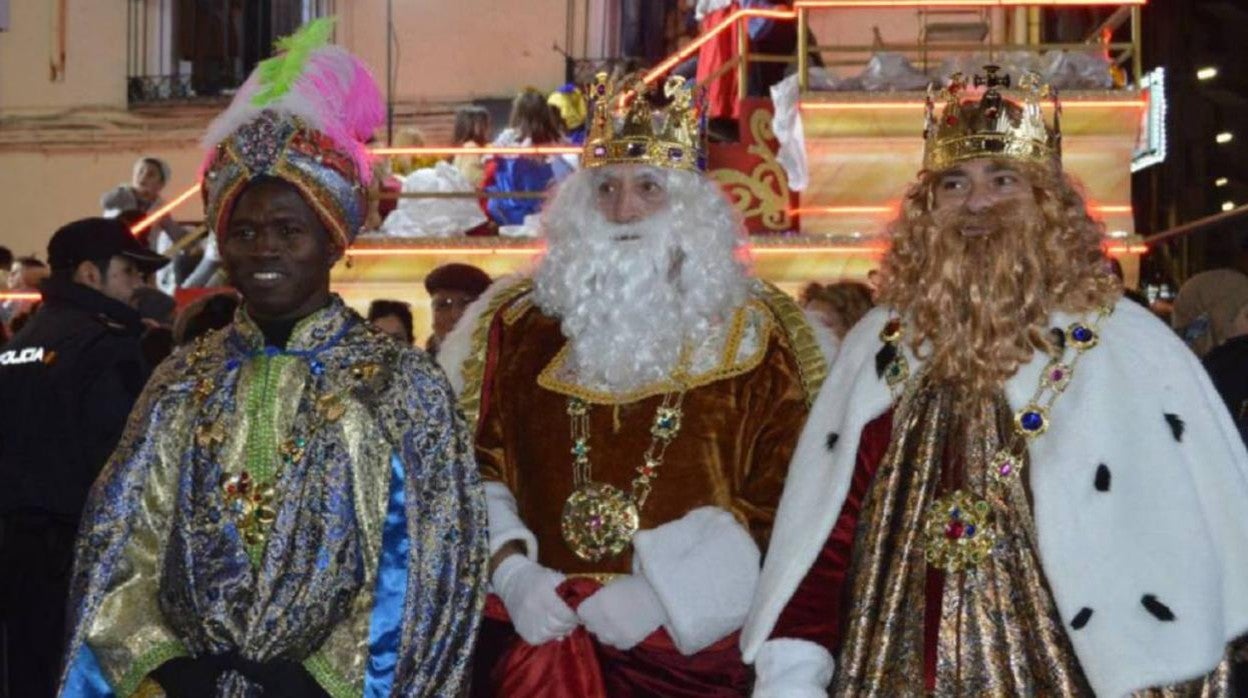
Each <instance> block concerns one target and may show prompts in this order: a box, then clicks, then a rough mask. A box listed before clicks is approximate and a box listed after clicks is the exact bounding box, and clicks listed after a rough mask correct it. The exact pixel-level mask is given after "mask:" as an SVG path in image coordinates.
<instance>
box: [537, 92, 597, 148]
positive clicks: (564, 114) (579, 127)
mask: <svg viewBox="0 0 1248 698" xmlns="http://www.w3.org/2000/svg"><path fill="white" fill-rule="evenodd" d="M546 103H547V104H549V105H550V106H552V107H554V108H555V109H556V110H557V111H558V113H559V119H560V121H561V122H562V124H563V133H564V138H565V139H566V140H567V141H568V142H569V143H571V144H573V145H581V144H583V143H584V142H585V117H586V116H588V114H589V109H588V107H587V106H586V102H585V93H584V92H582V91H581V90H580V88H578V87H577V86H576V83H571V82H569V83H567V84H566V85H564V86H563V87H560V88H559V89H557V90H555V91H554V92H551V93H550V96H549V97H547V98H546Z"/></svg>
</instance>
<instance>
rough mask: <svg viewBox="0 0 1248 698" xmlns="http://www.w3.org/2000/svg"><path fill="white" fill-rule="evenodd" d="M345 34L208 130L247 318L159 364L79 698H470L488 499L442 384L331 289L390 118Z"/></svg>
mask: <svg viewBox="0 0 1248 698" xmlns="http://www.w3.org/2000/svg"><path fill="white" fill-rule="evenodd" d="M331 26H332V25H331V24H330V22H329V21H328V20H317V21H316V22H313V23H311V24H310V25H308V26H307V27H305V28H303V29H301V30H300V31H299V33H298V34H296V35H295V36H293V37H291V38H289V39H284V40H282V41H281V42H279V44H278V48H279V49H280V50H281V51H283V53H281V54H280V55H278V56H277V57H275V58H272V59H269V60H268V61H266V62H265V63H262V64H261V65H260V66H259V67H258V68H257V70H256V72H255V73H254V74H253V76H252V77H251V78H250V79H249V80H248V81H247V83H245V84H244V85H243V86H242V87H241V88H240V89H239V93H238V95H237V96H236V97H235V100H234V102H233V103H232V104H231V105H230V107H229V108H228V109H226V111H225V112H224V113H222V114H221V115H220V116H219V117H218V118H217V120H216V121H215V122H214V123H213V124H212V125H211V126H210V127H209V131H208V135H207V137H206V138H205V145H206V146H207V148H208V149H209V150H208V154H207V157H206V162H205V167H204V170H203V171H204V180H203V192H204V203H205V206H204V210H205V214H206V220H207V221H208V224H209V227H210V228H211V229H212V230H213V232H214V233H215V235H216V237H217V242H218V246H219V248H220V251H221V255H222V260H223V262H224V265H225V268H226V271H227V272H228V273H229V275H230V278H231V280H232V282H233V284H234V286H235V287H237V289H238V290H239V292H240V294H241V296H242V298H243V304H242V306H241V307H240V308H239V310H238V313H237V314H236V316H235V319H234V321H233V323H231V324H230V325H228V326H226V327H224V328H222V329H220V330H217V331H214V332H212V333H209V334H207V335H205V336H204V337H202V338H201V339H200V340H198V341H197V342H196V343H194V344H192V345H189V346H187V347H184V348H183V349H182V350H181V351H179V352H178V353H177V354H175V355H174V356H173V357H171V358H170V359H169V360H167V361H165V362H164V363H163V364H162V365H161V368H160V369H159V370H158V371H157V372H156V374H155V375H154V376H153V377H152V380H151V383H150V384H149V387H148V389H147V390H146V391H145V393H144V394H143V396H142V397H141V398H140V400H139V403H138V406H137V407H136V408H135V411H134V414H133V415H132V418H131V421H130V425H129V428H128V430H127V432H126V436H125V437H124V438H123V439H122V441H121V444H120V446H119V447H118V448H117V450H116V452H115V453H114V454H113V457H112V459H111V460H110V462H109V464H108V466H107V467H106V468H105V470H104V473H103V475H102V476H101V477H100V479H99V480H98V481H97V482H96V484H95V487H94V488H93V489H92V492H91V496H90V499H89V501H88V505H87V513H86V515H85V517H84V525H83V528H82V531H81V534H80V537H79V542H78V551H77V561H76V568H75V574H74V579H73V585H72V592H71V595H72V603H71V618H72V626H71V628H72V630H71V633H70V644H69V647H68V649H67V651H66V654H67V656H68V658H69V663H68V667H67V669H66V672H65V676H64V678H63V679H62V685H61V694H62V695H67V696H97V695H117V696H131V695H135V694H136V692H137V693H138V694H140V695H160V694H164V695H167V696H170V697H171V698H177V697H179V696H214V697H216V698H243V697H244V696H257V695H264V696H300V697H303V696H335V697H337V696H361V695H367V696H455V695H459V694H461V693H463V692H464V691H465V690H466V680H467V679H466V671H467V664H468V659H469V657H470V656H471V654H472V649H473V643H474V640H475V637H476V631H477V624H478V621H479V618H480V611H481V606H482V603H483V602H484V591H485V581H484V573H483V567H484V563H485V557H486V538H485V535H486V534H485V522H486V515H485V501H484V496H483V491H482V486H481V483H480V480H479V476H478V475H477V470H476V465H475V463H474V462H473V459H472V450H471V441H470V437H469V434H468V431H467V429H466V428H465V425H464V422H463V419H462V418H461V417H460V416H459V415H458V413H457V411H456V410H455V406H454V404H453V396H452V393H451V389H450V386H449V385H448V384H447V382H446V379H445V378H444V377H443V375H442V373H441V372H440V371H439V370H438V369H437V368H436V367H435V366H434V365H433V362H432V361H431V360H430V359H429V358H428V357H427V356H426V355H425V354H424V353H423V352H420V351H417V350H415V349H413V348H411V347H410V346H406V345H402V344H400V343H398V342H395V341H394V340H393V339H391V338H390V337H388V336H386V335H384V334H382V333H380V332H378V331H377V330H374V329H372V328H371V327H370V326H369V325H368V323H367V322H365V321H364V319H363V318H361V317H360V316H359V315H357V314H356V313H355V312H353V311H352V310H350V309H349V308H347V307H346V305H345V304H344V303H343V302H342V300H341V299H340V298H338V297H337V296H336V295H334V294H333V293H331V292H330V290H329V273H330V269H331V268H332V267H333V265H334V264H335V263H336V262H337V261H338V260H339V259H340V258H341V257H342V255H343V253H344V251H345V249H346V247H347V246H348V245H349V244H350V242H351V240H353V239H354V237H355V236H356V234H357V233H358V232H359V231H360V229H361V228H362V226H363V224H364V218H365V214H366V212H367V208H368V199H367V191H366V185H367V183H368V182H369V181H371V180H370V177H371V174H370V160H369V156H368V152H367V150H366V149H365V147H364V142H365V141H366V140H367V139H368V137H369V136H371V134H372V132H373V130H374V129H375V128H376V127H377V126H378V125H379V124H380V123H381V117H382V114H383V110H382V108H381V107H382V105H381V100H380V94H379V91H378V89H377V85H376V83H375V82H374V81H373V79H372V77H371V76H370V75H369V74H368V71H367V69H365V68H364V66H363V64H362V63H360V61H359V59H357V58H355V57H354V56H352V55H351V54H349V53H347V52H346V51H345V50H343V49H341V48H338V47H336V46H329V45H326V42H327V40H328V38H329V35H330V31H331Z"/></svg>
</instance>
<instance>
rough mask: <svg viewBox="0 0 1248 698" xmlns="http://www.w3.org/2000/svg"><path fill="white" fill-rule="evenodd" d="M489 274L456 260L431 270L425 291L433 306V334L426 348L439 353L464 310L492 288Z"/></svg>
mask: <svg viewBox="0 0 1248 698" xmlns="http://www.w3.org/2000/svg"><path fill="white" fill-rule="evenodd" d="M490 283H491V279H490V275H489V274H486V273H485V272H483V271H481V270H480V269H478V268H476V267H474V266H472V265H471V264H460V263H458V262H453V263H451V264H443V265H442V266H440V267H438V268H436V269H434V270H433V271H431V272H429V276H426V277H425V290H426V291H427V292H428V293H429V298H430V305H431V306H432V308H433V334H432V335H430V336H429V341H427V342H425V351H427V352H429V354H430V356H437V355H438V349H439V348H440V347H441V346H442V340H443V339H445V338H446V335H447V334H448V333H450V331H451V330H453V329H455V324H456V323H458V322H459V318H461V317H463V315H464V310H465V309H466V308H467V307H468V306H469V305H471V304H472V302H473V301H475V300H476V299H477V298H479V297H480V296H481V294H482V293H485V289H487V288H489V287H490Z"/></svg>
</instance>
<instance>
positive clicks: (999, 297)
mask: <svg viewBox="0 0 1248 698" xmlns="http://www.w3.org/2000/svg"><path fill="white" fill-rule="evenodd" d="M1009 166H1010V167H1012V168H1013V169H1015V170H1017V171H1019V172H1020V173H1022V174H1023V175H1025V176H1026V177H1027V178H1028V179H1029V180H1030V183H1031V186H1032V193H1033V194H1034V196H1035V201H1036V206H1037V208H1038V210H1039V214H1040V215H1038V216H1037V215H1031V214H1030V213H1029V211H1030V210H1031V209H1030V208H1029V207H1019V206H1017V205H1016V204H1009V203H1008V202H1007V203H1006V204H1005V205H1000V204H999V205H997V206H995V207H993V209H991V210H989V211H988V212H985V213H984V214H981V215H980V216H979V218H981V219H982V220H987V221H990V222H994V223H995V224H996V231H995V232H994V233H992V234H991V235H988V236H987V237H981V238H974V239H971V238H967V237H965V236H963V235H962V234H961V233H959V232H957V230H958V227H957V225H955V224H954V223H953V222H952V221H951V220H950V219H951V218H952V217H953V216H955V215H957V213H954V214H952V215H951V214H949V213H947V212H944V211H942V212H939V213H937V212H935V211H934V210H933V208H934V207H933V202H934V200H935V192H936V189H935V188H936V185H937V183H938V182H939V180H940V177H941V174H942V173H940V172H923V173H921V174H920V177H919V181H918V182H916V183H915V184H914V185H913V186H911V188H910V190H909V191H907V193H906V195H905V198H904V200H903V201H902V205H901V211H900V213H899V215H898V218H897V219H896V220H894V221H893V223H892V224H891V225H890V227H889V236H890V238H891V245H890V249H889V250H888V252H887V253H886V255H885V257H884V261H883V264H882V268H881V271H882V274H883V287H882V289H881V293H880V302H881V303H882V304H886V305H891V306H892V307H893V308H894V309H895V310H896V311H897V312H898V313H900V315H901V316H902V317H903V318H905V322H906V325H905V326H906V338H905V341H906V342H907V344H908V345H909V346H910V348H911V349H912V350H913V351H914V352H915V354H916V355H917V356H919V357H920V358H922V359H924V361H925V363H926V368H927V371H928V372H929V375H930V377H931V378H933V379H935V380H937V381H941V382H950V383H956V384H960V385H962V386H963V387H964V388H966V389H968V390H969V391H970V393H971V394H972V395H977V396H987V395H990V394H992V393H993V392H994V391H996V390H999V389H1000V388H1001V387H1002V386H1003V385H1004V383H1005V381H1006V380H1007V379H1008V378H1010V376H1012V375H1014V373H1015V372H1016V371H1017V370H1018V367H1019V366H1020V365H1021V364H1023V363H1026V362H1027V361H1029V360H1030V359H1031V356H1032V354H1033V353H1034V352H1035V351H1036V350H1041V351H1046V352H1052V351H1053V349H1054V347H1053V345H1052V340H1051V338H1050V335H1049V332H1048V330H1049V325H1048V323H1049V316H1050V314H1051V313H1052V312H1053V311H1055V310H1063V311H1068V312H1086V311H1090V310H1094V309H1098V308H1102V307H1106V306H1112V304H1113V303H1114V302H1115V301H1116V300H1117V299H1118V297H1119V296H1120V295H1121V294H1122V289H1121V284H1120V283H1119V281H1118V279H1117V278H1116V277H1114V276H1113V275H1112V274H1111V273H1110V272H1109V269H1108V262H1107V258H1106V256H1105V252H1104V250H1103V248H1102V238H1103V231H1104V226H1103V224H1102V223H1101V222H1100V221H1097V220H1095V219H1093V218H1092V217H1091V216H1090V215H1089V214H1088V210H1087V203H1086V202H1085V200H1084V197H1083V195H1082V194H1081V193H1080V191H1079V189H1078V187H1077V185H1076V184H1075V183H1074V182H1073V181H1072V180H1071V178H1070V177H1069V176H1068V175H1066V174H1065V173H1063V172H1060V171H1057V170H1056V169H1055V168H1052V167H1048V166H1043V165H1038V164H1030V163H1018V162H1010V163H1009ZM994 219H995V220H994Z"/></svg>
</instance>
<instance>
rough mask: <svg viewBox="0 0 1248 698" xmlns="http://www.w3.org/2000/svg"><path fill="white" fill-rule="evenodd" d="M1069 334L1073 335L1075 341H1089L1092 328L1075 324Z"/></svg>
mask: <svg viewBox="0 0 1248 698" xmlns="http://www.w3.org/2000/svg"><path fill="white" fill-rule="evenodd" d="M1070 336H1071V337H1073V338H1074V339H1075V341H1076V342H1080V343H1086V342H1090V341H1092V330H1090V329H1088V328H1086V327H1084V326H1083V325H1077V326H1075V329H1074V331H1072V332H1071V333H1070Z"/></svg>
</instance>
